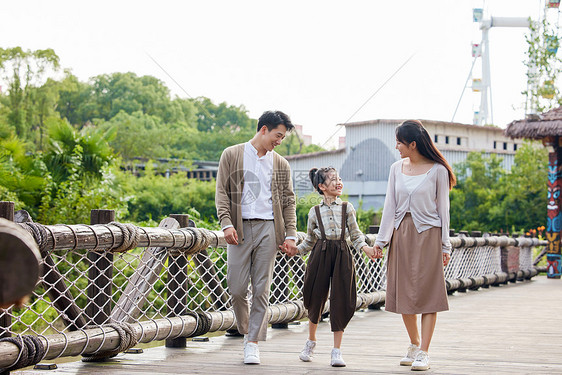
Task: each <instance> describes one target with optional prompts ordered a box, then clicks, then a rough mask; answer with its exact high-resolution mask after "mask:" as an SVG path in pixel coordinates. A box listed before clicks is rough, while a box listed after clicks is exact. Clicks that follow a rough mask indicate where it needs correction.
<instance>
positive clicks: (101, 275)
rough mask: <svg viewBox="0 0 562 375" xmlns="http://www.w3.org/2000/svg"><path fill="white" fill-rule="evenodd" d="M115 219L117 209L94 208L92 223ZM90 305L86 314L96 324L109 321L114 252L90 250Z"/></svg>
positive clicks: (107, 221)
mask: <svg viewBox="0 0 562 375" xmlns="http://www.w3.org/2000/svg"><path fill="white" fill-rule="evenodd" d="M114 220H115V210H92V211H91V212H90V224H91V225H95V224H108V223H111V222H112V221H114ZM88 259H89V260H90V267H89V268H88V279H89V280H90V284H89V285H88V305H87V306H86V315H87V316H88V318H89V319H90V322H92V323H94V324H104V323H107V321H108V319H109V316H110V314H111V294H112V292H113V253H111V252H109V251H107V252H99V253H98V252H94V251H89V252H88Z"/></svg>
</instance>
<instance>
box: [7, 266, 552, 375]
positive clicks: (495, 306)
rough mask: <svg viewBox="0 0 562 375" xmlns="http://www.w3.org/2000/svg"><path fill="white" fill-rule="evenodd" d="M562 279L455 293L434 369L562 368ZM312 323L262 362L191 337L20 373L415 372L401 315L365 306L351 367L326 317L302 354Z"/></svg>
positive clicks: (264, 352) (443, 318)
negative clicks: (310, 349)
mask: <svg viewBox="0 0 562 375" xmlns="http://www.w3.org/2000/svg"><path fill="white" fill-rule="evenodd" d="M561 301H562V280H548V279H547V278H546V277H544V276H538V277H535V278H534V279H533V280H532V281H527V282H517V283H515V284H513V283H510V284H508V285H503V286H501V287H492V288H489V289H480V290H479V291H469V292H468V293H455V295H453V296H450V298H449V303H450V308H451V310H450V311H448V312H445V313H441V314H439V316H438V321H437V327H436V331H435V335H434V339H433V342H432V345H431V348H430V357H431V365H432V368H431V369H430V370H429V371H428V372H427V373H432V374H486V375H489V374H549V375H552V374H562V330H561V329H560V327H561V326H562V303H561ZM307 329H308V324H307V323H303V324H301V325H291V326H289V329H285V330H279V329H275V330H273V329H269V331H268V341H266V342H263V343H260V351H261V361H262V363H261V365H252V366H249V365H244V364H243V363H242V340H241V339H240V338H229V337H224V336H219V337H212V338H211V339H210V341H209V342H191V341H189V342H188V347H187V348H186V349H166V348H164V347H156V348H149V349H145V350H144V353H143V354H122V355H120V356H118V357H116V358H115V359H114V360H112V361H111V362H106V363H97V364H93V363H83V362H69V363H62V364H59V365H58V369H57V370H50V371H45V370H41V371H38V370H22V371H16V372H13V373H15V374H19V375H23V374H25V375H31V374H34V375H37V374H41V375H46V374H48V375H58V374H91V375H101V374H127V375H131V374H214V375H220V374H326V373H340V374H367V373H370V374H410V373H412V372H411V371H410V369H409V367H401V366H399V365H398V362H399V359H400V358H401V356H402V355H403V354H404V352H405V349H406V347H407V344H408V341H407V340H408V339H407V335H406V332H405V329H404V327H403V325H402V322H401V318H400V316H399V315H396V314H392V313H387V312H385V311H384V310H380V311H362V312H357V313H356V315H355V317H354V318H353V320H352V321H351V323H350V325H349V326H348V328H347V330H346V333H345V334H344V342H343V346H342V352H343V356H344V359H345V360H346V362H347V367H345V368H332V367H330V366H329V360H330V358H329V357H330V350H331V343H332V334H331V332H330V327H329V323H328V322H326V323H321V324H320V327H319V334H318V342H319V343H318V347H317V350H316V356H315V357H314V361H313V362H311V363H304V362H301V361H300V360H299V359H298V353H299V351H300V349H301V347H302V345H303V344H304V341H305V339H306V336H307Z"/></svg>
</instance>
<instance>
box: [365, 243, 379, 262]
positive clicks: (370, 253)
mask: <svg viewBox="0 0 562 375" xmlns="http://www.w3.org/2000/svg"><path fill="white" fill-rule="evenodd" d="M363 251H364V252H365V254H366V255H367V257H368V258H369V259H371V260H375V259H377V257H376V255H375V249H374V248H372V247H369V246H363Z"/></svg>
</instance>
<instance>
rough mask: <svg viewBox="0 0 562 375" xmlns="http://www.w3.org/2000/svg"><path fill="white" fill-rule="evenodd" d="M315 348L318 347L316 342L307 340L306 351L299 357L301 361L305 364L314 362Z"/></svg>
mask: <svg viewBox="0 0 562 375" xmlns="http://www.w3.org/2000/svg"><path fill="white" fill-rule="evenodd" d="M315 347H316V341H312V340H306V343H305V344H304V349H303V350H302V352H301V354H300V355H299V358H300V360H301V361H304V362H310V361H312V357H313V355H314V348H315Z"/></svg>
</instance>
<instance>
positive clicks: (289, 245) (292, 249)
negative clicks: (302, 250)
mask: <svg viewBox="0 0 562 375" xmlns="http://www.w3.org/2000/svg"><path fill="white" fill-rule="evenodd" d="M279 247H280V248H281V251H283V252H284V253H285V254H287V255H288V256H290V257H292V256H294V255H296V254H297V253H298V250H297V245H296V244H295V240H285V242H283V245H280V246H279Z"/></svg>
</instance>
